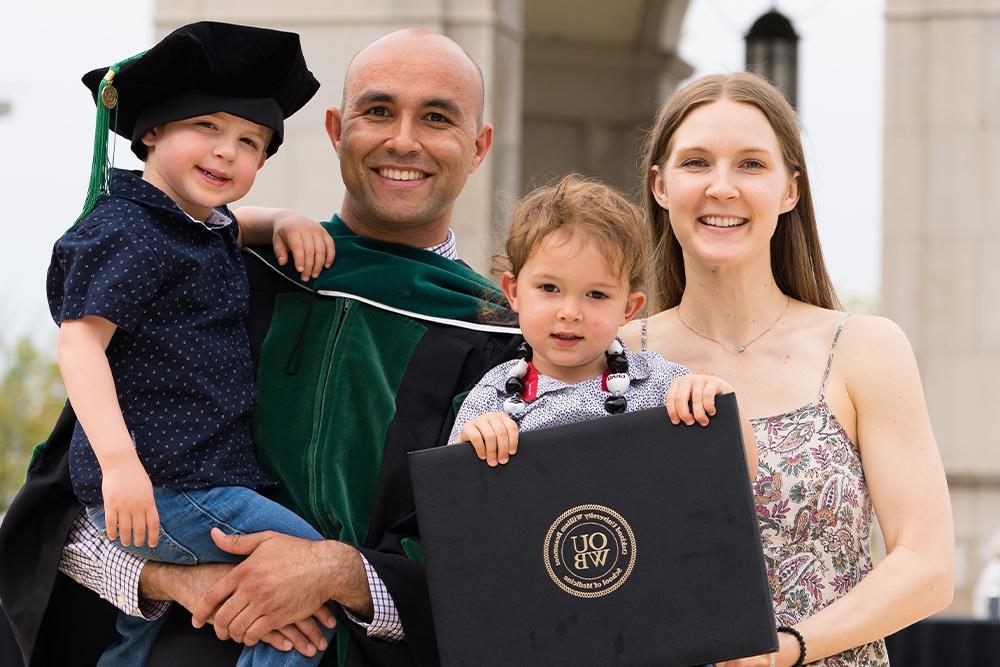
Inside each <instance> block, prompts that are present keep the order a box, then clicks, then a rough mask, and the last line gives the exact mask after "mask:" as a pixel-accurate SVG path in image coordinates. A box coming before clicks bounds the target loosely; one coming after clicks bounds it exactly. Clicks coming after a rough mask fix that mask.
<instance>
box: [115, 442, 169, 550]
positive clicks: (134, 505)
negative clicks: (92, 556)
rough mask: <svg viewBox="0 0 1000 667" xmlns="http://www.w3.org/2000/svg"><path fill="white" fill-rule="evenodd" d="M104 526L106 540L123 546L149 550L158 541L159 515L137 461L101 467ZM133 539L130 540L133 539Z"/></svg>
mask: <svg viewBox="0 0 1000 667" xmlns="http://www.w3.org/2000/svg"><path fill="white" fill-rule="evenodd" d="M102 471H103V473H104V482H103V484H102V486H101V490H102V491H103V493H104V523H105V528H106V529H107V533H108V539H109V540H116V539H121V543H122V545H124V546H126V547H127V546H129V545H131V544H135V546H137V547H141V546H142V545H143V544H145V543H146V537H147V535H148V537H149V546H150V548H152V547H155V546H156V545H157V543H158V542H159V541H160V515H159V513H158V512H157V511H156V502H155V501H154V500H153V484H152V482H150V481H149V475H147V474H146V471H145V470H143V468H142V464H141V463H140V462H139V459H138V458H134V457H133V460H126V461H120V462H115V463H113V464H110V465H105V466H103V469H102ZM133 538H134V540H133Z"/></svg>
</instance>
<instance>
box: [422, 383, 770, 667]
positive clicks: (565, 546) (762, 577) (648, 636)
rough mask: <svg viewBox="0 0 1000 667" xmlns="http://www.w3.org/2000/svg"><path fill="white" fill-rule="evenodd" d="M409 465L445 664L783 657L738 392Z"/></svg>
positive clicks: (457, 450)
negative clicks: (696, 421)
mask: <svg viewBox="0 0 1000 667" xmlns="http://www.w3.org/2000/svg"><path fill="white" fill-rule="evenodd" d="M716 405H717V409H718V412H717V413H716V415H715V416H714V417H712V418H711V421H710V423H709V425H708V426H706V427H702V426H698V425H694V426H685V425H683V424H681V425H678V426H674V425H672V424H671V423H670V421H669V420H668V419H667V415H666V410H665V409H664V408H655V409H650V410H643V411H641V412H632V413H626V414H623V415H615V416H610V417H607V418H603V419H597V420H593V421H587V422H580V423H576V424H570V425H567V426H560V427H557V428H548V429H540V430H537V431H529V432H526V433H522V434H521V436H520V445H519V446H518V451H517V454H516V455H515V456H513V457H511V460H510V462H509V463H508V464H507V465H504V466H498V467H496V468H490V467H489V466H487V465H486V463H485V462H483V461H480V460H479V459H478V458H476V455H475V452H474V450H473V449H472V447H471V446H469V445H456V446H448V447H436V448H432V449H428V450H422V451H417V452H412V453H410V455H409V461H410V474H411V477H412V480H413V491H414V496H415V498H416V503H417V518H418V521H419V524H420V535H421V540H422V542H423V548H424V555H425V558H426V564H427V580H428V585H429V587H430V595H431V608H432V611H433V614H434V623H435V629H436V633H437V639H438V646H439V648H440V652H441V662H442V664H443V665H468V666H470V667H472V666H475V667H483V666H486V665H504V666H507V665H518V666H520V665H546V666H548V665H573V666H574V667H581V666H584V665H588V666H589V665H651V666H653V665H655V666H656V667H672V666H674V667H685V666H688V665H697V664H701V663H706V662H711V661H717V660H726V659H731V658H736V657H742V656H748V655H757V654H760V653H767V652H770V651H774V650H776V648H777V646H778V642H777V636H776V634H775V622H774V614H773V611H772V609H771V598H770V593H769V590H768V585H767V576H766V571H765V567H764V561H763V556H762V554H761V543H760V534H759V532H758V529H757V518H756V515H755V512H754V504H753V494H752V490H751V487H750V482H749V479H748V478H747V472H746V461H745V457H744V454H743V446H742V440H741V436H740V422H739V417H738V412H737V408H736V398H735V396H734V395H732V394H727V395H724V396H719V397H717V401H716Z"/></svg>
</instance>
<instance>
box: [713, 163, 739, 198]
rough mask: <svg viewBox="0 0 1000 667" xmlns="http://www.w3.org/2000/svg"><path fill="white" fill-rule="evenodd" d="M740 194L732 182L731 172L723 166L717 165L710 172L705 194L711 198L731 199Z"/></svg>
mask: <svg viewBox="0 0 1000 667" xmlns="http://www.w3.org/2000/svg"><path fill="white" fill-rule="evenodd" d="M739 194H740V191H739V189H738V188H737V187H736V184H735V183H734V182H733V178H732V173H731V172H730V170H729V169H727V168H725V167H719V168H718V169H716V170H715V171H714V172H713V174H712V180H711V182H710V183H709V184H708V189H706V190H705V195H706V196H708V197H710V198H712V199H733V198H735V197H738V196H739Z"/></svg>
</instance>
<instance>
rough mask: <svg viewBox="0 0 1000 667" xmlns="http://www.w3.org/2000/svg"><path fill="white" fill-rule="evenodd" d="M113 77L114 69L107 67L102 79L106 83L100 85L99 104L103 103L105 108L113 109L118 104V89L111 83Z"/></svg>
mask: <svg viewBox="0 0 1000 667" xmlns="http://www.w3.org/2000/svg"><path fill="white" fill-rule="evenodd" d="M114 78H115V71H114V70H113V69H109V70H108V73H107V74H105V75H104V80H105V81H107V83H106V84H104V85H103V86H101V104H103V105H104V108H105V109H114V108H115V106H116V105H117V104H118V89H117V88H115V87H114V85H113V84H112V83H111V82H112V81H114Z"/></svg>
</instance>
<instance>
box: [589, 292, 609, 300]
mask: <svg viewBox="0 0 1000 667" xmlns="http://www.w3.org/2000/svg"><path fill="white" fill-rule="evenodd" d="M587 296H589V297H590V298H591V299H610V298H611V297H610V296H608V295H607V294H606V293H605V292H601V291H600V290H591V291H590V292H587Z"/></svg>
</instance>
